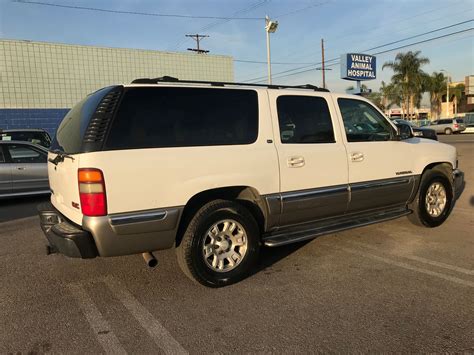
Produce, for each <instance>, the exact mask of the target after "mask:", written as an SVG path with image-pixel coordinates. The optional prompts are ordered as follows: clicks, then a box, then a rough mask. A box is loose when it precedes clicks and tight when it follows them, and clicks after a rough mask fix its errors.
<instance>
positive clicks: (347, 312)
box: [0, 135, 474, 353]
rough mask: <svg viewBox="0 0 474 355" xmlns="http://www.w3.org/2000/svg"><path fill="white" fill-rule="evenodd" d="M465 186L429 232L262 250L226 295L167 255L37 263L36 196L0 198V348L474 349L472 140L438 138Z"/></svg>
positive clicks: (384, 229)
mask: <svg viewBox="0 0 474 355" xmlns="http://www.w3.org/2000/svg"><path fill="white" fill-rule="evenodd" d="M440 140H441V141H444V142H447V143H449V144H453V145H454V146H456V147H457V149H458V153H459V162H460V167H461V169H462V170H464V172H465V176H466V185H465V189H464V191H463V194H462V196H461V198H460V199H459V200H458V202H457V203H456V206H455V207H454V210H453V213H452V215H451V217H450V218H449V219H448V221H447V222H446V223H445V224H443V225H442V226H440V227H438V228H435V229H423V228H420V227H415V226H413V225H411V224H410V223H409V222H408V221H407V219H406V218H401V219H398V220H394V221H391V222H386V223H383V224H376V225H372V226H367V227H363V228H358V229H354V230H350V231H345V232H341V233H336V234H330V235H326V236H322V237H319V238H317V239H315V240H313V241H310V242H307V243H300V244H296V245H290V246H286V247H281V248H276V249H265V250H264V251H263V253H262V258H261V262H260V265H259V268H258V270H256V272H255V274H254V275H252V276H251V277H249V278H248V279H246V280H244V281H243V282H241V283H238V284H236V285H233V286H229V287H226V288H223V289H208V288H205V287H202V286H198V285H195V284H194V283H192V282H191V281H190V280H188V279H187V278H186V277H185V276H184V275H183V274H182V273H181V272H180V270H179V269H178V265H177V262H176V260H175V255H174V251H172V250H167V251H161V252H157V253H155V255H156V256H157V258H158V261H159V265H158V267H157V268H155V269H147V268H146V267H145V263H144V262H143V260H142V258H141V256H138V255H132V256H126V257H117V258H96V259H92V260H76V259H69V258H65V257H63V256H61V255H49V256H47V255H46V254H45V250H44V245H45V239H44V237H43V235H42V232H41V230H40V228H39V225H38V219H37V217H36V216H35V215H34V213H35V212H34V206H35V205H36V204H37V203H38V202H39V201H41V200H44V198H35V199H34V201H30V200H28V199H22V200H18V201H15V200H8V201H1V202H0V282H1V286H2V287H1V288H0V320H1V321H0V353H18V352H21V353H43V352H54V353H65V352H67V353H104V352H112V353H125V352H128V353H186V352H189V353H204V352H206V353H208V352H218V353H230V352H238V353H244V352H252V353H254V352H277V353H289V352H291V353H300V352H355V351H357V352H368V351H371V352H381V351H390V352H462V351H464V352H473V351H474V317H473V314H474V238H473V237H474V232H473V231H474V135H455V136H440Z"/></svg>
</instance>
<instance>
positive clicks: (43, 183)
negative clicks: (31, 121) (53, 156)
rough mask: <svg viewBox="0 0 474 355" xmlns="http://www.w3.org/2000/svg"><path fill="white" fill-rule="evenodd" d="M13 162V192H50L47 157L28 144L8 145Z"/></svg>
mask: <svg viewBox="0 0 474 355" xmlns="http://www.w3.org/2000/svg"><path fill="white" fill-rule="evenodd" d="M7 151H8V154H9V155H10V158H11V159H10V160H11V162H12V163H11V164H10V166H11V177H12V192H13V193H23V192H36V191H47V190H49V184H48V167H47V165H46V160H47V155H46V153H45V152H43V151H41V150H40V149H36V148H33V147H32V146H30V145H26V144H8V145H7Z"/></svg>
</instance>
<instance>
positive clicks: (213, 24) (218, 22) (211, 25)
mask: <svg viewBox="0 0 474 355" xmlns="http://www.w3.org/2000/svg"><path fill="white" fill-rule="evenodd" d="M269 1H270V0H260V1H257V2H255V3H253V4H251V5H250V6H248V7H246V8H244V9H241V10H238V11H236V12H234V13H232V15H231V17H232V18H234V17H235V16H237V15H242V14H245V13H247V12H250V11H252V10H254V9H256V8H258V7H260V6H263V5H265V4H266V3H267V2H269ZM232 18H229V19H226V20H222V19H219V20H216V21H213V22H211V23H209V24H207V25H205V26H203V27H201V28H199V29H198V30H197V31H196V32H204V31H207V30H209V29H211V28H214V27H216V26H219V25H223V24H224V23H227V22H229V21H232ZM184 43H185V40H181V41H179V42H178V43H177V44H176V45H175V46H174V50H178V49H179V47H181V46H182V45H183V44H184Z"/></svg>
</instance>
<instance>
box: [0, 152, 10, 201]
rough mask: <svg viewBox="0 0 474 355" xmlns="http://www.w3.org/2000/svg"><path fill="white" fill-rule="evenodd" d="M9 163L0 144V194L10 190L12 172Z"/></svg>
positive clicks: (7, 192)
mask: <svg viewBox="0 0 474 355" xmlns="http://www.w3.org/2000/svg"><path fill="white" fill-rule="evenodd" d="M10 165H11V164H9V162H8V161H7V159H6V156H5V154H4V152H3V145H0V196H1V195H6V194H10V193H11V192H12V173H11V166H10Z"/></svg>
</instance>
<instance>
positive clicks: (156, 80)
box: [132, 76, 329, 92]
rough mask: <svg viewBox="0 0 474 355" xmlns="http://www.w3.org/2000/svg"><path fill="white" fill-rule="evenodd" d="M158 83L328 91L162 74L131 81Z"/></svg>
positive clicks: (298, 86) (314, 87) (316, 88)
mask: <svg viewBox="0 0 474 355" xmlns="http://www.w3.org/2000/svg"><path fill="white" fill-rule="evenodd" d="M159 83H183V84H208V85H211V86H251V87H261V88H268V89H305V90H314V91H323V92H329V90H328V89H323V88H320V87H317V86H314V85H311V84H305V85H297V86H288V85H273V84H251V83H233V82H226V81H204V80H179V79H178V78H174V77H172V76H162V77H160V78H153V79H150V78H140V79H135V80H133V81H132V84H159Z"/></svg>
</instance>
